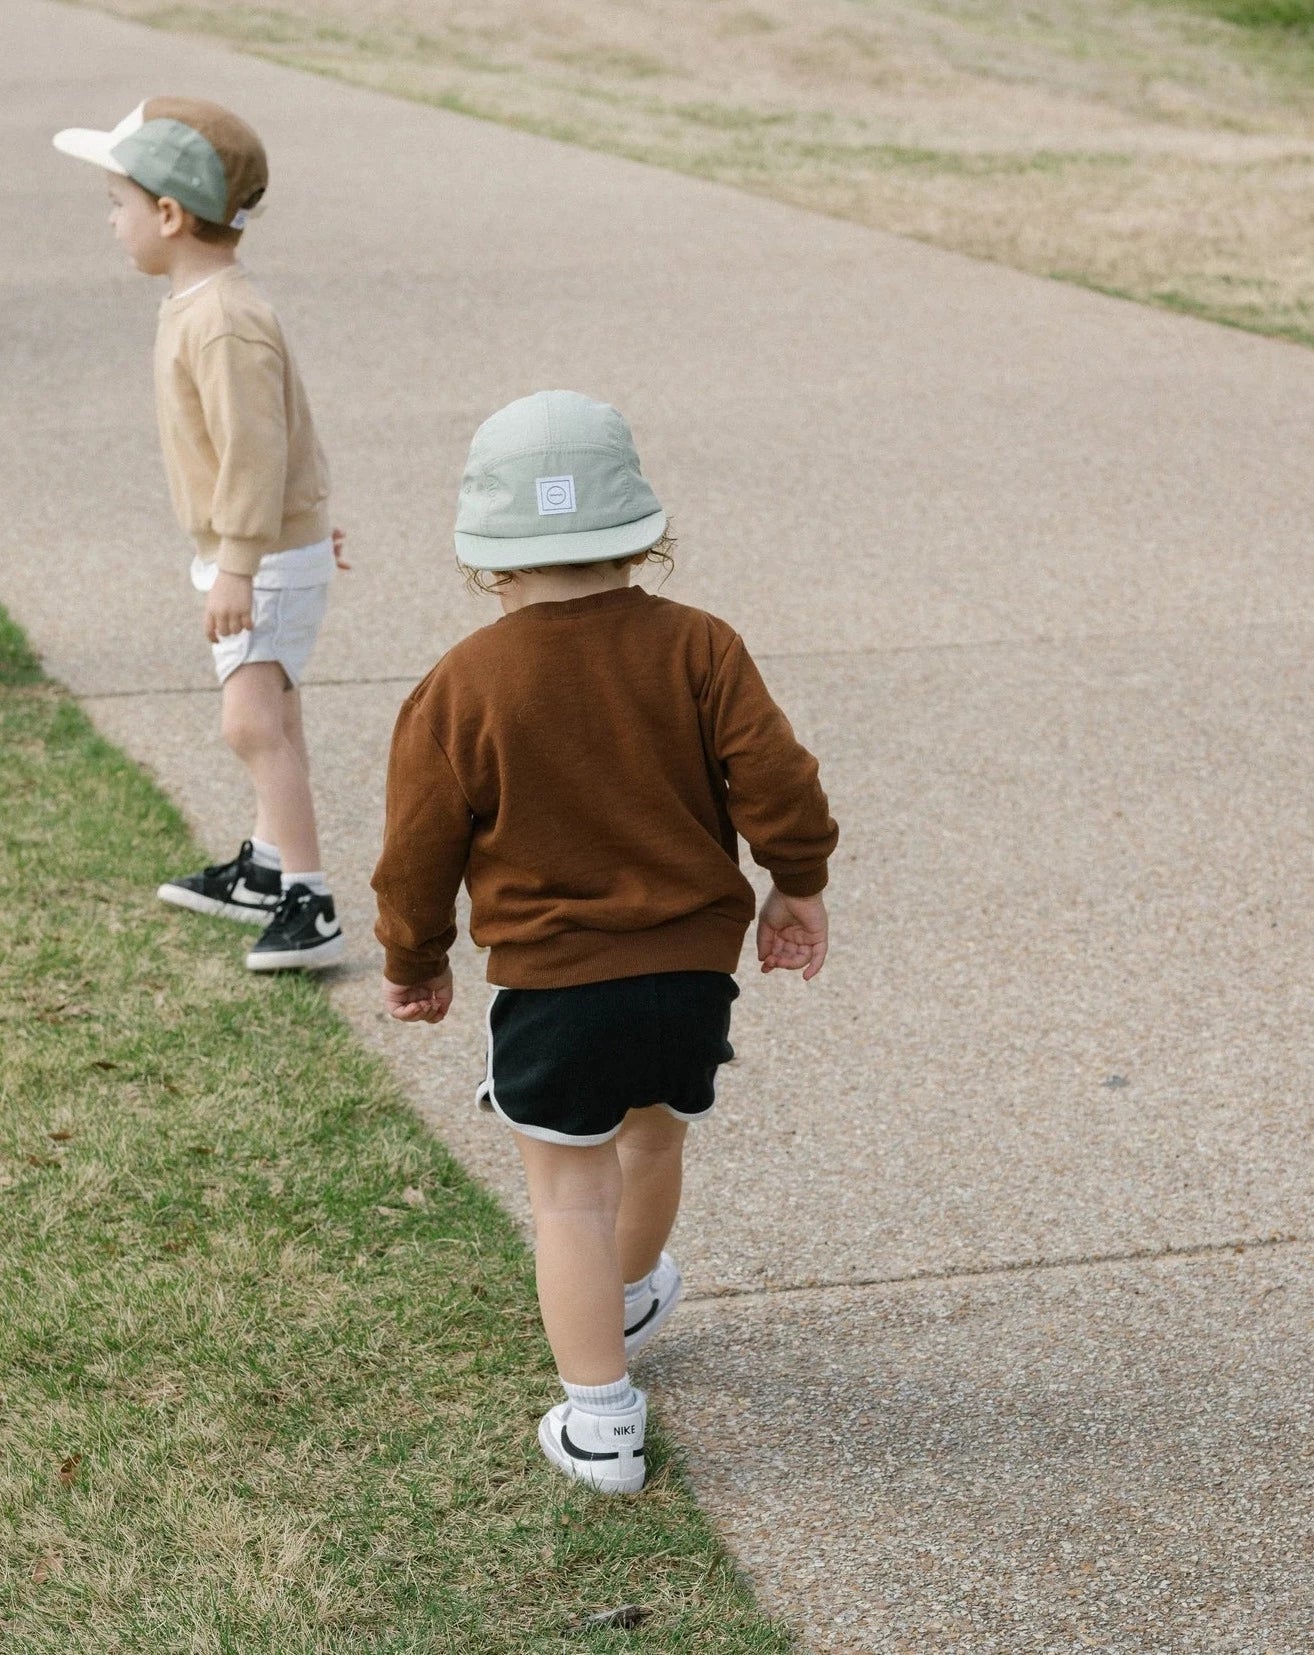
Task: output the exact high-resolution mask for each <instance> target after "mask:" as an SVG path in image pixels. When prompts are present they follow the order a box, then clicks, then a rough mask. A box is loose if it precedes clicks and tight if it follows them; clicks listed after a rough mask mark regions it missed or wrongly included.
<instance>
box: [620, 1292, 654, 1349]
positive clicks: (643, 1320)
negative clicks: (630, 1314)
mask: <svg viewBox="0 0 1314 1655" xmlns="http://www.w3.org/2000/svg"><path fill="white" fill-rule="evenodd" d="M660 1306H661V1300H660V1299H654V1300H653V1301H652V1303H651V1304H650V1305H649V1306H648V1313H647V1315H646V1316H640V1317H639V1319H638V1321H637V1322H635V1323H634V1325H633V1327H627V1328H626V1329H625V1337H626V1338H627V1339H629V1338H630V1337H632V1335H634V1334H636V1333H637V1332H638V1331H639V1329H640V1328H641V1327H647V1325H648V1323H649V1322H650V1321H652V1319H653V1317H654V1316H655V1315H656V1314H657V1311H658V1309H659V1308H660Z"/></svg>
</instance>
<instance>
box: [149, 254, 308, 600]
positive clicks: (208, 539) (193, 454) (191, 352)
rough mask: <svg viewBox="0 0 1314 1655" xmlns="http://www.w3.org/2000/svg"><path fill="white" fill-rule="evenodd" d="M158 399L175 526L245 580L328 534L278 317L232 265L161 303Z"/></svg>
mask: <svg viewBox="0 0 1314 1655" xmlns="http://www.w3.org/2000/svg"><path fill="white" fill-rule="evenodd" d="M155 402H156V410H157V412H158V414H159V419H160V441H161V442H162V444H163V446H164V468H165V471H166V472H167V473H168V478H169V493H170V495H171V496H172V498H173V508H174V511H175V512H176V513H177V514H178V521H179V522H180V523H181V524H182V526H183V528H184V529H185V530H186V531H187V533H188V534H190V535H191V536H192V537H193V538H194V539H195V541H196V545H197V548H198V550H199V551H200V554H201V556H202V558H204V559H205V560H206V561H207V562H214V561H215V560H217V561H218V564H219V567H220V568H221V569H225V570H229V571H231V572H232V573H234V574H240V575H254V574H255V572H256V566H257V565H258V564H259V562H260V559H261V558H262V557H263V556H264V555H265V553H266V552H286V551H291V550H292V549H293V548H295V547H298V546H312V545H314V544H315V543H316V542H317V541H320V540H323V539H324V538H325V537H326V536H327V534H328V533H329V521H328V465H327V463H326V462H325V459H324V454H323V451H322V450H321V448H320V446H319V443H318V441H317V440H316V437H315V427H314V423H313V421H312V420H311V417H310V405H309V403H308V402H307V401H306V393H305V389H304V388H303V386H302V384H301V376H300V374H298V372H297V366H296V363H295V362H294V361H293V360H292V353H291V351H290V350H289V349H288V347H287V342H286V340H285V339H284V338H283V330H282V329H281V328H280V327H279V325H278V318H277V317H276V316H275V315H274V313H273V311H272V310H271V309H270V307H269V305H268V304H267V303H266V302H265V300H264V299H262V298H261V297H260V295H259V294H258V293H257V292H256V290H255V288H254V287H253V286H252V285H251V282H250V279H249V278H248V276H247V274H246V272H245V271H244V270H243V269H242V268H241V266H240V265H234V266H233V267H232V268H231V269H226V270H223V271H221V272H220V274H219V275H217V276H213V277H211V278H210V280H209V281H207V282H205V283H203V284H202V285H201V286H199V287H198V288H196V289H195V290H194V291H192V292H190V293H184V294H182V295H180V296H179V297H178V298H167V299H165V301H164V303H163V304H162V305H161V306H160V324H159V331H158V333H157V334H156V339H155Z"/></svg>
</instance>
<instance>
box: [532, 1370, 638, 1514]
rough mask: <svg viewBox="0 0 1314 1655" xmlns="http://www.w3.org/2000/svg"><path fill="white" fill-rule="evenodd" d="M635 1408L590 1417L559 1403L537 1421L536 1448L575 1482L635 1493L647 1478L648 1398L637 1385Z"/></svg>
mask: <svg viewBox="0 0 1314 1655" xmlns="http://www.w3.org/2000/svg"><path fill="white" fill-rule="evenodd" d="M634 1395H635V1397H636V1398H637V1402H638V1405H637V1407H634V1408H630V1409H628V1410H627V1411H626V1412H625V1413H623V1414H590V1413H586V1412H585V1411H584V1409H583V1408H577V1407H576V1406H575V1404H574V1403H573V1402H558V1403H557V1405H556V1407H555V1408H549V1409H548V1411H547V1413H545V1414H544V1415H543V1417H542V1419H541V1420H540V1421H539V1422H538V1445H539V1447H540V1448H541V1449H542V1450H543V1452H544V1454H546V1455H547V1457H548V1459H549V1460H550V1461H551V1462H552V1464H553V1465H555V1466H556V1468H557V1470H558V1471H564V1472H565V1474H566V1475H567V1476H568V1477H573V1478H574V1479H575V1481H576V1482H580V1483H591V1484H592V1485H593V1487H594V1488H596V1489H597V1490H598V1492H599V1493H600V1494H637V1493H638V1492H639V1490H640V1489H641V1488H642V1487H643V1479H644V1476H645V1475H646V1472H645V1467H644V1463H643V1433H644V1428H645V1426H646V1425H647V1423H648V1398H647V1397H646V1396H645V1395H644V1393H643V1392H642V1391H641V1390H639V1389H638V1388H637V1386H636V1387H635V1391H634Z"/></svg>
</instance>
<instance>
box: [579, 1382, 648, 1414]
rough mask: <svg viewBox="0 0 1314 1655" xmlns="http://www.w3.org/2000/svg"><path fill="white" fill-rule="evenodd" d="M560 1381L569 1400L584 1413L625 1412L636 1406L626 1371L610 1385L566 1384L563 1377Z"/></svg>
mask: <svg viewBox="0 0 1314 1655" xmlns="http://www.w3.org/2000/svg"><path fill="white" fill-rule="evenodd" d="M561 1383H562V1386H563V1387H564V1389H565V1392H566V1395H567V1396H568V1397H569V1398H570V1400H571V1401H572V1402H573V1403H574V1404H575V1406H576V1407H577V1408H583V1410H584V1412H585V1413H586V1414H627V1413H629V1411H630V1409H631V1408H634V1407H637V1406H638V1400H639V1399H638V1397H636V1396H635V1394H634V1386H633V1385H631V1384H630V1376H629V1374H628V1373H623V1374H622V1375H621V1376H620V1378H619V1379H615V1380H613V1381H612V1383H611V1384H610V1385H568V1384H567V1383H566V1381H565V1380H564V1379H563V1380H562V1381H561Z"/></svg>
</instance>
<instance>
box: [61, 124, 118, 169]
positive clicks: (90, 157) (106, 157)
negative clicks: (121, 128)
mask: <svg viewBox="0 0 1314 1655" xmlns="http://www.w3.org/2000/svg"><path fill="white" fill-rule="evenodd" d="M118 142H119V135H116V134H115V133H113V132H93V131H92V129H91V128H90V127H87V126H70V127H66V128H65V129H64V131H63V132H57V133H56V134H55V139H54V143H55V148H56V149H57V150H60V151H61V152H62V153H63V154H65V155H72V156H73V157H74V158H75V159H76V160H79V161H90V162H91V164H92V166H94V167H104V169H105V171H106V172H116V173H118V175H119V177H120V178H126V177H127V176H128V175H127V173H126V172H125V171H124V169H123V168H122V167H121V166H120V165H119V163H118V162H117V161H116V160H115V159H114V156H113V154H112V153H111V151H112V150H113V148H114V146H115V144H117V143H118Z"/></svg>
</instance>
